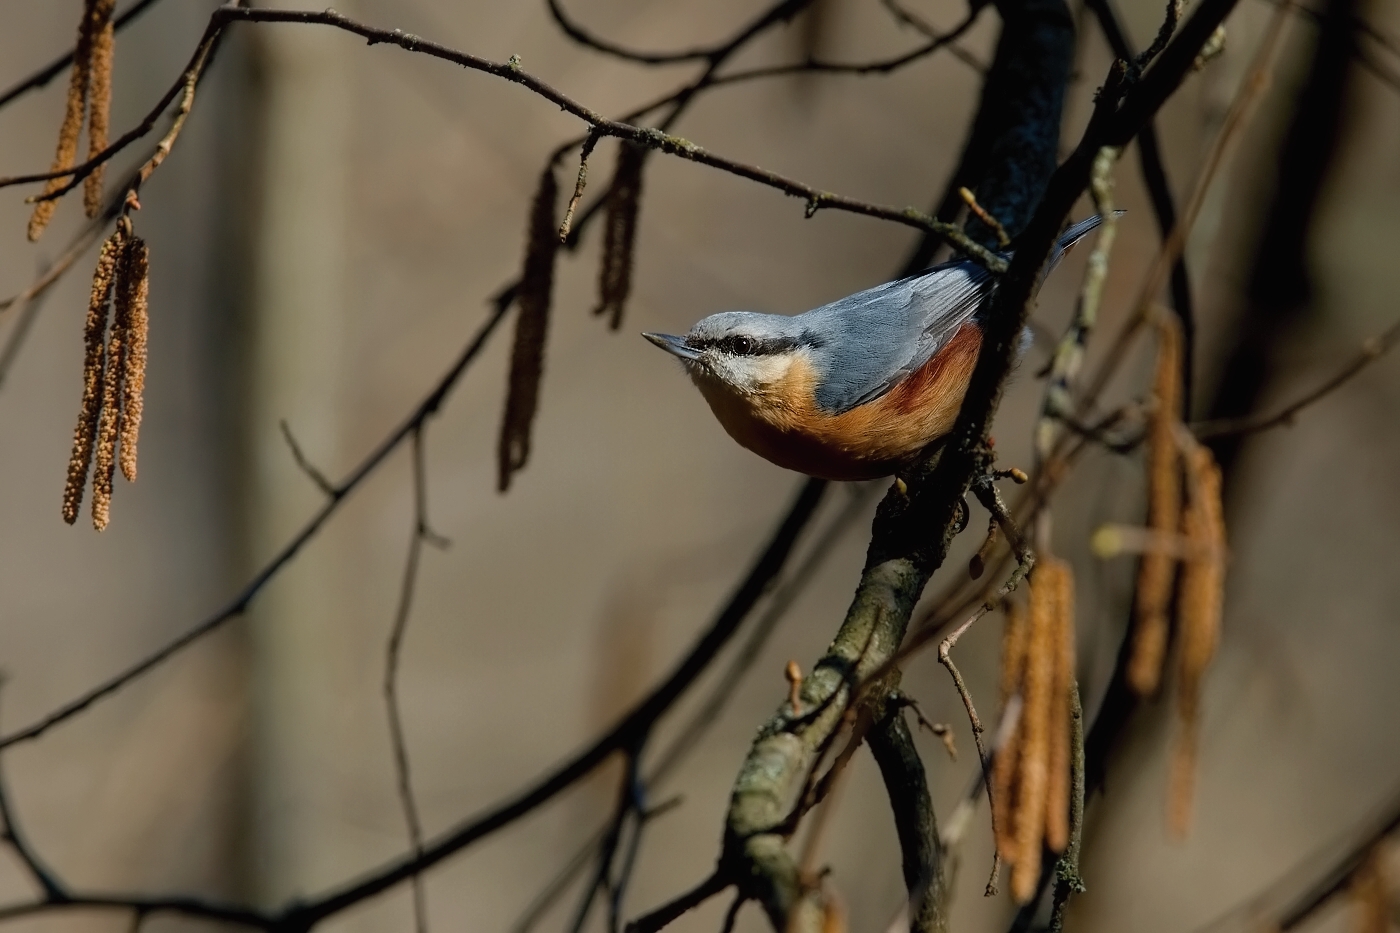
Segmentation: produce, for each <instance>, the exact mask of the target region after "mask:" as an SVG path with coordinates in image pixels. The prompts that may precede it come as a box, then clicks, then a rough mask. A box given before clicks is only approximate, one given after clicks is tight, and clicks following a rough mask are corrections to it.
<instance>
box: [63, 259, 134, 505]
mask: <svg viewBox="0 0 1400 933" xmlns="http://www.w3.org/2000/svg"><path fill="white" fill-rule="evenodd" d="M121 246H122V236H121V232H120V231H118V232H116V233H113V234H112V235H111V236H110V237H109V238H108V239H107V242H105V243H103V244H102V252H101V253H100V254H98V257H97V269H96V271H94V272H93V275H92V295H91V297H90V298H89V299H88V313H87V322H86V323H85V324H84V326H83V400H82V404H81V406H80V407H79V409H78V424H77V426H76V427H75V428H74V429H73V453H72V455H71V456H70V457H69V458H68V481H67V483H66V484H65V485H64V487H63V520H64V521H65V522H67V523H68V524H70V525H71V524H73V523H74V522H75V521H77V520H78V509H79V507H80V506H82V504H83V487H84V486H86V485H87V477H88V467H90V466H91V465H92V450H93V442H94V440H95V439H96V436H97V421H98V417H99V416H100V414H101V411H102V387H103V355H104V353H105V347H104V344H103V338H104V337H106V332H107V306H108V304H109V303H110V302H111V298H112V279H113V276H114V274H115V272H116V267H117V260H118V256H119V254H120V253H121Z"/></svg>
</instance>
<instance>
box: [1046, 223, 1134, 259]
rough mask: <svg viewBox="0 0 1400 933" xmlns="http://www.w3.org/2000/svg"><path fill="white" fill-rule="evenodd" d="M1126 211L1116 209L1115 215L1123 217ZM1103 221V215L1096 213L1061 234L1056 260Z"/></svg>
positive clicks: (1056, 248) (1057, 245)
mask: <svg viewBox="0 0 1400 933" xmlns="http://www.w3.org/2000/svg"><path fill="white" fill-rule="evenodd" d="M1126 213H1127V211H1114V212H1113V215H1114V216H1115V217H1121V216H1122V215H1123V214H1126ZM1102 222H1103V217H1101V216H1100V215H1098V214H1095V215H1094V216H1092V217H1086V218H1084V219H1083V220H1081V221H1080V222H1079V223H1077V224H1074V225H1073V226H1072V227H1070V228H1069V229H1068V230H1066V231H1065V232H1064V233H1063V234H1061V235H1060V241H1059V242H1058V243H1056V244H1055V261H1056V262H1059V260H1060V258H1061V257H1062V256H1064V254H1065V253H1067V252H1069V251H1070V250H1071V249H1073V248H1074V244H1076V243H1078V242H1079V241H1080V240H1082V239H1084V238H1085V237H1086V236H1088V235H1089V234H1090V232H1092V231H1093V230H1094V228H1095V227H1097V226H1098V225H1099V224H1100V223H1102Z"/></svg>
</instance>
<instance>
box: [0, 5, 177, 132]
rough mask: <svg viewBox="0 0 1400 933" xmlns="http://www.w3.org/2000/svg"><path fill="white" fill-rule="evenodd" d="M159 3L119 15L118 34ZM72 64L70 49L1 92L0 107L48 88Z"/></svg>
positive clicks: (142, 6)
mask: <svg viewBox="0 0 1400 933" xmlns="http://www.w3.org/2000/svg"><path fill="white" fill-rule="evenodd" d="M157 2H159V0H137V2H136V3H133V4H132V5H131V6H130V7H128V8H127V9H125V10H123V11H122V12H121V13H120V14H118V15H117V18H116V19H115V20H113V21H112V26H113V28H114V29H115V30H116V31H117V32H120V31H121V30H122V28H123V27H125V26H126V25H127V24H128V23H130V22H132V21H134V20H135V19H136V18H137V17H138V16H140V15H141V14H142V13H144V12H146V11H147V10H148V9H150V8H151V7H152V6H155V4H156V3H157ZM71 64H73V51H72V50H71V49H70V50H69V51H68V52H65V53H64V54H62V55H60V56H59V57H58V58H56V59H54V60H53V61H51V62H49V63H48V64H47V65H45V66H44V67H43V68H40V69H39V70H38V71H36V72H34V73H33V74H32V75H30V76H29V77H27V78H23V79H21V80H20V81H18V82H17V83H15V84H13V85H11V86H10V87H9V88H7V89H6V90H4V91H0V107H4V106H5V105H6V104H8V103H9V102H10V101H12V100H14V99H16V98H18V97H21V96H23V95H24V94H25V93H27V92H29V91H35V90H38V89H39V88H41V87H44V86H46V85H47V84H48V83H49V82H50V81H52V80H53V79H54V78H56V77H58V76H59V75H61V74H63V69H65V68H67V67H68V66H69V65H71Z"/></svg>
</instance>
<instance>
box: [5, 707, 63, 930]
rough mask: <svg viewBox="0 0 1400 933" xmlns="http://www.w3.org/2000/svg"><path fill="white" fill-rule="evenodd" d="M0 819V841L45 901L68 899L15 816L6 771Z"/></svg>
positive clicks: (56, 877) (59, 901)
mask: <svg viewBox="0 0 1400 933" xmlns="http://www.w3.org/2000/svg"><path fill="white" fill-rule="evenodd" d="M0 686H3V679H0ZM0 821H3V822H4V827H3V829H0V841H4V842H7V843H9V846H10V848H11V849H13V850H14V852H15V856H16V857H17V858H18V859H19V860H20V862H21V863H23V865H24V867H25V869H26V870H27V871H28V872H29V874H30V876H31V877H32V878H33V879H34V881H35V882H36V883H37V884H38V885H39V889H40V890H41V891H43V893H44V901H45V902H46V903H49V904H61V903H63V902H65V901H67V900H68V890H67V888H66V886H65V885H64V884H63V883H62V882H61V881H59V879H58V876H57V875H55V874H54V873H53V872H52V871H51V870H50V869H49V867H48V866H47V865H45V864H44V861H43V859H41V858H39V854H38V853H37V852H35V851H34V849H33V847H32V846H30V844H29V840H28V839H26V838H25V835H24V832H23V831H22V830H21V829H20V826H19V819H18V818H17V817H16V816H15V811H14V806H13V805H12V804H11V802H10V791H9V785H8V784H7V783H6V781H5V777H4V773H3V772H0Z"/></svg>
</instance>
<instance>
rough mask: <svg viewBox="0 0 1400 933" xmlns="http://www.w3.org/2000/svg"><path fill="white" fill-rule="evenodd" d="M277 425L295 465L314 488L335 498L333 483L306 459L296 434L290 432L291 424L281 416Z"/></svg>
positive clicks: (328, 496)
mask: <svg viewBox="0 0 1400 933" xmlns="http://www.w3.org/2000/svg"><path fill="white" fill-rule="evenodd" d="M277 426H278V427H279V428H281V429H282V439H283V440H285V441H286V442H287V447H288V448H290V449H291V452H292V459H293V460H295V461H296V465H297V467H298V468H299V469H300V470H301V471H302V472H303V473H305V474H306V475H307V477H309V478H310V480H311V482H313V483H315V484H316V488H317V489H319V490H321V492H323V493H325V494H326V496H327V498H331V499H334V498H335V484H334V483H332V482H331V481H330V480H328V479H326V474H324V473H322V472H321V471H320V469H318V468H317V466H316V465H315V464H314V463H312V462H311V461H310V460H308V459H306V454H305V452H304V451H302V449H301V445H300V444H298V443H297V439H296V435H295V434H293V433H292V427H291V425H289V424H287V419H286V418H283V419H281V420H280V421H278V422H277Z"/></svg>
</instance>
